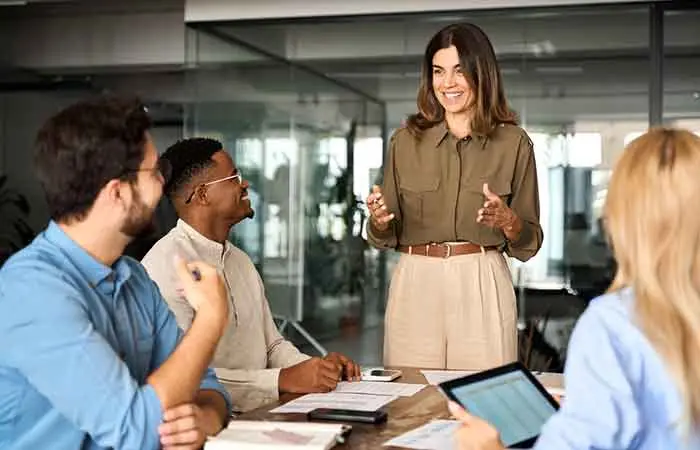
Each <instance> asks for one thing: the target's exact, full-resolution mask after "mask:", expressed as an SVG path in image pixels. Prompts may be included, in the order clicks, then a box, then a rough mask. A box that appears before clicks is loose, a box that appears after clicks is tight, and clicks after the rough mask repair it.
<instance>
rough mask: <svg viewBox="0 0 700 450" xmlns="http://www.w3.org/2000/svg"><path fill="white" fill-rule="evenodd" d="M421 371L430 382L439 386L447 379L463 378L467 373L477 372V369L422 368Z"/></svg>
mask: <svg viewBox="0 0 700 450" xmlns="http://www.w3.org/2000/svg"><path fill="white" fill-rule="evenodd" d="M421 373H422V374H423V376H424V377H425V379H426V380H427V381H428V384H431V385H433V386H437V385H438V384H440V383H444V382H445V381H450V380H454V379H456V378H461V377H463V376H466V375H471V374H473V373H476V371H475V370H421Z"/></svg>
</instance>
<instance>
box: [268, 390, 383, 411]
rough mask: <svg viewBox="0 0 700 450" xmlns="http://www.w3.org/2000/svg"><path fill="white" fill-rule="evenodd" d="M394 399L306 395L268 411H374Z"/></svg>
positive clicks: (364, 395)
mask: <svg viewBox="0 0 700 450" xmlns="http://www.w3.org/2000/svg"><path fill="white" fill-rule="evenodd" d="M395 399H396V397H393V396H389V395H368V394H341V393H337V392H329V393H328V394H307V395H304V396H302V397H299V398H297V399H294V400H292V401H291V402H288V403H285V404H284V405H281V406H278V407H277V408H275V409H273V410H272V411H270V412H271V413H275V414H281V413H307V412H309V411H312V410H314V409H316V408H334V409H352V410H355V411H376V410H378V409H379V408H381V407H382V406H384V405H386V404H387V403H389V402H391V401H393V400H395Z"/></svg>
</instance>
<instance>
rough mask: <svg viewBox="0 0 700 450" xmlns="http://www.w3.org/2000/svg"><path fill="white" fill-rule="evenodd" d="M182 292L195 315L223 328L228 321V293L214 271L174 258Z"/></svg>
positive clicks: (199, 264) (196, 263)
mask: <svg viewBox="0 0 700 450" xmlns="http://www.w3.org/2000/svg"><path fill="white" fill-rule="evenodd" d="M175 269H176V271H177V275H178V279H179V281H180V285H181V286H182V292H183V294H184V296H185V298H186V299H187V301H188V302H189V303H190V305H192V308H194V310H195V311H196V312H197V314H205V315H207V316H210V317H211V320H214V321H215V322H218V323H221V324H222V327H223V326H225V324H226V322H227V320H228V309H229V301H228V293H227V292H226V285H225V284H224V281H223V280H222V278H221V276H220V275H219V273H218V272H217V271H216V269H215V268H214V267H212V266H210V265H208V264H205V263H203V262H191V263H187V262H186V261H185V260H184V259H182V258H180V257H179V256H178V257H176V258H175Z"/></svg>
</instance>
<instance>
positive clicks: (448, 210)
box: [367, 24, 542, 369]
mask: <svg viewBox="0 0 700 450" xmlns="http://www.w3.org/2000/svg"><path fill="white" fill-rule="evenodd" d="M367 206H368V208H369V211H370V223H369V227H368V237H369V239H368V240H369V242H370V243H371V244H372V245H374V246H375V247H377V248H380V249H382V248H384V249H389V248H391V249H396V250H398V251H399V252H402V253H403V254H402V255H401V258H400V260H399V263H398V265H397V267H396V269H395V271H394V274H393V276H392V280H391V286H390V289H389V304H388V307H387V312H386V318H385V337H384V364H385V365H391V366H412V367H426V368H428V367H429V368H447V369H484V368H488V367H493V366H496V365H500V364H503V363H507V362H511V361H514V360H516V359H517V314H516V309H515V292H514V290H513V284H512V279H511V276H510V271H509V270H508V265H507V263H506V260H505V258H504V257H503V252H505V253H507V254H508V255H509V256H513V257H515V258H518V259H519V260H521V261H527V260H528V259H529V258H531V257H532V256H534V255H535V253H537V251H538V250H539V248H540V246H541V245H542V228H541V227H540V224H539V200H538V192H537V173H536V169H535V156H534V152H533V149H532V141H531V140H530V138H529V137H528V135H527V133H525V131H524V130H523V129H522V128H520V127H518V126H517V125H516V117H515V114H514V113H513V111H511V110H510V109H509V108H508V105H507V102H506V98H505V95H504V92H503V85H502V82H501V74H500V72H499V69H498V63H497V62H496V55H495V53H494V51H493V47H492V46H491V42H490V41H489V39H488V37H487V36H486V34H485V33H484V32H483V31H482V30H481V29H480V28H479V27H477V26H475V25H472V24H458V25H450V26H448V27H446V28H444V29H442V30H440V31H439V32H438V33H437V34H436V35H435V36H434V37H433V38H432V39H431V40H430V42H429V43H428V47H427V48H426V50H425V56H424V59H423V71H422V77H421V84H420V89H419V92H418V113H416V114H414V115H412V116H411V117H410V118H409V119H408V122H407V125H406V127H404V128H401V129H399V130H397V131H396V132H395V133H394V135H393V136H392V138H391V142H390V148H389V156H388V159H387V161H386V164H385V166H384V181H383V186H382V187H381V188H380V187H378V186H375V187H373V190H372V193H371V194H370V195H369V196H368V197H367Z"/></svg>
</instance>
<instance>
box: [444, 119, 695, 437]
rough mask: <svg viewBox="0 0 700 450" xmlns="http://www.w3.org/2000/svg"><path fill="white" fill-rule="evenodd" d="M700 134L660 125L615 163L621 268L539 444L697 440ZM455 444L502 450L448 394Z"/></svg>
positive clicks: (593, 312) (614, 225) (594, 310)
mask: <svg viewBox="0 0 700 450" xmlns="http://www.w3.org/2000/svg"><path fill="white" fill-rule="evenodd" d="M698 205H700V138H698V137H697V136H695V135H693V134H692V133H689V132H687V131H680V130H670V129H654V130H652V131H649V132H648V133H646V134H645V135H643V136H642V137H640V138H638V139H636V140H635V141H633V142H632V143H631V144H630V145H629V146H628V147H627V149H626V150H625V152H624V154H623V156H622V157H621V158H620V161H619V163H618V164H617V168H616V170H615V172H614V173H613V177H612V180H611V182H610V186H609V190H608V199H607V203H606V206H605V220H606V228H607V231H608V233H609V236H610V240H611V243H612V246H613V251H614V254H615V258H616V260H617V262H618V271H617V274H616V277H615V281H614V282H613V285H612V286H611V287H610V290H609V292H608V294H606V295H604V296H602V297H600V298H598V299H596V300H594V301H593V302H592V304H591V305H590V307H589V308H588V310H587V311H586V312H585V313H584V314H583V316H582V317H581V319H580V320H579V322H578V324H577V325H576V330H575V331H574V334H573V336H572V338H571V344H570V348H569V357H568V361H567V366H566V374H565V375H566V390H567V396H566V401H565V402H564V404H563V406H562V408H561V410H560V411H559V412H558V413H557V414H555V415H554V417H552V419H551V420H550V421H549V423H547V424H546V425H545V427H544V428H543V430H542V433H541V435H540V439H539V441H538V442H537V444H536V446H535V449H536V450H545V449H546V450H549V449H556V450H566V449H601V450H602V449H636V450H650V449H663V450H674V449H697V448H700V214H698V212H697V208H698ZM450 408H451V409H452V411H453V413H454V414H455V415H456V416H457V417H458V418H459V419H460V420H462V422H463V426H462V427H461V429H460V430H459V431H458V435H457V439H458V441H459V445H460V449H469V450H496V449H498V450H500V449H502V448H503V446H502V444H501V441H500V439H499V437H498V433H497V432H496V430H495V429H493V427H491V425H489V424H488V423H486V422H484V421H482V420H481V419H479V418H477V417H474V416H470V415H469V414H467V413H465V412H464V410H462V409H461V408H459V407H458V406H456V405H454V404H451V405H450Z"/></svg>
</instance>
